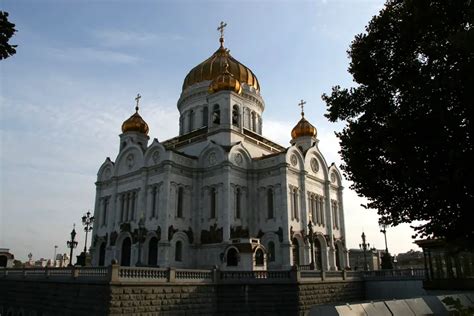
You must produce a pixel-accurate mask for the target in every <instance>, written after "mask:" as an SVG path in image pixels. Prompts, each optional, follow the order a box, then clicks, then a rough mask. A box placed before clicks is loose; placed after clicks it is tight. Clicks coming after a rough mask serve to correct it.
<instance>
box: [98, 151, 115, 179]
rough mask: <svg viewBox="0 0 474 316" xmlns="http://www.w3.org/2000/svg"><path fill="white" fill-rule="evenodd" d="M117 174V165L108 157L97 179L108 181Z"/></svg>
mask: <svg viewBox="0 0 474 316" xmlns="http://www.w3.org/2000/svg"><path fill="white" fill-rule="evenodd" d="M114 174H115V165H114V163H113V162H112V160H110V158H109V157H107V158H106V159H105V161H104V163H103V164H102V165H101V166H100V168H99V171H98V172H97V181H107V180H109V179H110V178H111V177H112V176H113V175H114Z"/></svg>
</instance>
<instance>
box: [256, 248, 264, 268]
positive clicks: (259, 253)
mask: <svg viewBox="0 0 474 316" xmlns="http://www.w3.org/2000/svg"><path fill="white" fill-rule="evenodd" d="M263 261H264V256H263V250H262V249H257V251H255V265H256V266H263V263H264V262H263Z"/></svg>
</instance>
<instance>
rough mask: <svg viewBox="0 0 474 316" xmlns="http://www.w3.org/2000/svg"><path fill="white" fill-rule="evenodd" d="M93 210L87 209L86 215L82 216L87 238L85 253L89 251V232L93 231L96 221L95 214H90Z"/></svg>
mask: <svg viewBox="0 0 474 316" xmlns="http://www.w3.org/2000/svg"><path fill="white" fill-rule="evenodd" d="M90 215H91V212H90V211H87V213H86V215H84V216H82V225H84V231H85V232H86V240H85V242H84V255H85V254H86V253H87V234H88V233H89V232H90V231H92V223H94V216H90Z"/></svg>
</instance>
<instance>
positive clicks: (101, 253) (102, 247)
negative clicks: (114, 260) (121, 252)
mask: <svg viewBox="0 0 474 316" xmlns="http://www.w3.org/2000/svg"><path fill="white" fill-rule="evenodd" d="M55 260H56V259H55ZM104 265H105V242H102V243H101V244H100V247H99V266H100V267H103V266H104Z"/></svg>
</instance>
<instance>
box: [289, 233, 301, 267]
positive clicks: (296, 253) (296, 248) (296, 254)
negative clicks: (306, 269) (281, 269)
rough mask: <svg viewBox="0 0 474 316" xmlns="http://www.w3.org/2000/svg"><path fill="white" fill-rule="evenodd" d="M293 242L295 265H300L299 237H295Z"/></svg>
mask: <svg viewBox="0 0 474 316" xmlns="http://www.w3.org/2000/svg"><path fill="white" fill-rule="evenodd" d="M291 243H292V246H291V250H292V253H293V265H294V266H299V265H300V245H299V243H298V239H296V238H293V240H292V241H291Z"/></svg>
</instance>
